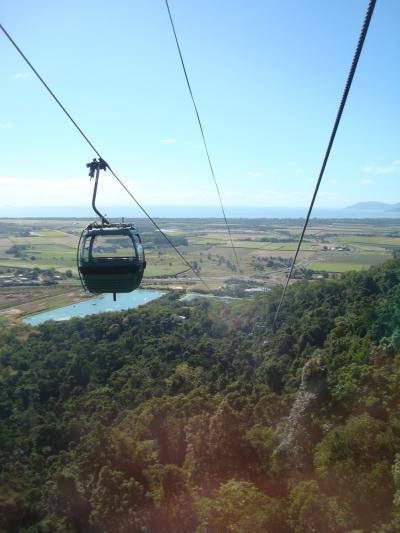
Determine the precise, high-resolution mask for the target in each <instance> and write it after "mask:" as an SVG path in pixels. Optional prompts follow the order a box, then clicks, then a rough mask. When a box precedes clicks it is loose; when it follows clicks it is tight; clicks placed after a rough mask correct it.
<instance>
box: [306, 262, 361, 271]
mask: <svg viewBox="0 0 400 533" xmlns="http://www.w3.org/2000/svg"><path fill="white" fill-rule="evenodd" d="M369 266H370V265H366V264H364V265H363V264H360V263H325V262H320V263H309V264H308V265H307V268H309V269H310V270H315V271H317V272H319V271H323V272H333V273H342V272H350V271H351V270H363V269H365V268H368V267H369Z"/></svg>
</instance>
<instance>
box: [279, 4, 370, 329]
mask: <svg viewBox="0 0 400 533" xmlns="http://www.w3.org/2000/svg"><path fill="white" fill-rule="evenodd" d="M375 4H376V0H370V2H369V4H368V8H367V11H366V14H365V18H364V22H363V25H362V28H361V33H360V37H359V39H358V43H357V48H356V51H355V53H354V57H353V62H352V64H351V68H350V72H349V75H348V77H347V81H346V85H345V89H344V91H343V95H342V99H341V101H340V105H339V110H338V112H337V115H336V120H335V123H334V126H333V129H332V133H331V136H330V138H329V143H328V147H327V149H326V152H325V157H324V159H323V162H322V167H321V170H320V173H319V176H318V180H317V184H316V186H315V190H314V194H313V196H312V199H311V203H310V207H309V209H308V212H307V217H306V220H305V223H304V226H303V229H302V232H301V235H300V239H299V242H298V244H297V249H296V253H295V255H294V258H293V262H292V265H291V268H290V271H289V275H288V277H287V279H286V283H285V286H284V288H283V291H282V296H281V299H280V301H279V305H278V308H277V310H276V313H275V317H274V321H273V323H272V329H273V330H274V329H275V324H276V320H277V318H278V315H279V311H280V309H281V307H282V303H283V300H284V299H285V295H286V290H287V288H288V285H289V282H290V279H291V277H292V274H293V270H294V267H295V264H296V260H297V256H298V255H299V251H300V247H301V244H302V242H303V238H304V234H305V232H306V229H307V226H308V222H309V220H310V216H311V212H312V209H313V207H314V203H315V199H316V197H317V194H318V190H319V186H320V184H321V181H322V177H323V175H324V172H325V167H326V165H327V163H328V159H329V155H330V153H331V149H332V145H333V142H334V140H335V137H336V132H337V129H338V127H339V123H340V119H341V117H342V114H343V110H344V107H345V105H346V101H347V97H348V94H349V92H350V88H351V84H352V82H353V78H354V74H355V72H356V69H357V64H358V60H359V59H360V55H361V51H362V49H363V45H364V41H365V38H366V36H367V32H368V28H369V24H370V22H371V18H372V15H373V12H374V9H375Z"/></svg>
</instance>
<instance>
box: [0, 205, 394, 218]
mask: <svg viewBox="0 0 400 533" xmlns="http://www.w3.org/2000/svg"><path fill="white" fill-rule="evenodd" d="M145 207H146V210H147V212H148V213H149V214H150V216H152V217H154V218H222V215H221V209H220V208H219V207H214V206H212V207H207V206H205V207H203V206H187V207H185V206H176V207H171V206H145ZM103 211H104V212H105V214H106V215H108V216H109V217H126V218H143V217H144V214H143V213H142V211H140V210H139V209H138V208H137V207H135V206H120V207H115V206H113V207H108V208H105V209H103ZM225 212H226V216H227V217H228V218H305V217H306V214H307V208H306V207H229V206H226V207H225ZM311 216H312V218H398V219H400V212H391V211H376V210H371V211H368V210H361V209H337V208H336V209H328V208H318V207H316V208H315V209H314V210H313V212H312V215H311ZM14 217H15V218H17V217H18V218H19V217H21V218H23V217H29V218H32V217H35V218H52V217H57V218H59V217H61V218H64V217H65V218H70V217H71V218H93V219H94V218H95V215H94V213H93V211H92V210H91V209H90V207H57V206H55V207H48V206H46V207H0V218H14Z"/></svg>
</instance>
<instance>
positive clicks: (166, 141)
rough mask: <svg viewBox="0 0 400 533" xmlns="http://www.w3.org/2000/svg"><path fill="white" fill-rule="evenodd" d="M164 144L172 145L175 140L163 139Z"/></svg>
mask: <svg viewBox="0 0 400 533" xmlns="http://www.w3.org/2000/svg"><path fill="white" fill-rule="evenodd" d="M164 143H165V144H174V143H176V139H164Z"/></svg>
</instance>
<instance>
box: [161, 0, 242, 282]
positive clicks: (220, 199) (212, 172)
mask: <svg viewBox="0 0 400 533" xmlns="http://www.w3.org/2000/svg"><path fill="white" fill-rule="evenodd" d="M165 5H166V6H167V10H168V15H169V20H170V22H171V27H172V31H173V33H174V37H175V43H176V47H177V49H178V53H179V57H180V60H181V65H182V69H183V73H184V75H185V79H186V84H187V87H188V89H189V94H190V98H191V100H192V103H193V107H194V110H195V113H196V117H197V122H198V124H199V128H200V133H201V136H202V139H203V145H204V149H205V152H206V155H207V160H208V166H209V167H210V172H211V175H212V178H213V180H214V184H215V188H216V190H217V194H218V199H219V204H220V206H221V211H222V215H223V217H224V221H225V225H226V229H227V231H228V235H229V239H230V241H231V246H232V252H233V255H234V257H235V261H236V264H237V267H238V270H239V272H241V270H240V264H239V258H238V256H237V253H236V249H235V245H234V243H233V238H232V233H231V228H230V226H229V224H228V219H227V218H226V214H225V209H224V204H223V202H222V197H221V193H220V190H219V187H218V182H217V178H216V177H215V173H214V167H213V165H212V163H211V157H210V152H209V151H208V146H207V142H206V137H205V134H204V129H203V125H202V122H201V119H200V114H199V111H198V109H197V105H196V100H195V98H194V95H193V91H192V87H191V84H190V81H189V76H188V73H187V70H186V66H185V61H184V60H183V56H182V52H181V47H180V45H179V40H178V36H177V33H176V30H175V24H174V21H173V18H172V14H171V9H170V7H169V3H168V0H165Z"/></svg>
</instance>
